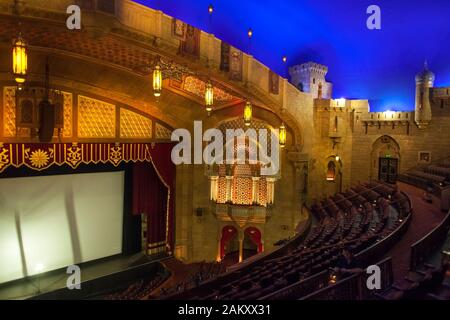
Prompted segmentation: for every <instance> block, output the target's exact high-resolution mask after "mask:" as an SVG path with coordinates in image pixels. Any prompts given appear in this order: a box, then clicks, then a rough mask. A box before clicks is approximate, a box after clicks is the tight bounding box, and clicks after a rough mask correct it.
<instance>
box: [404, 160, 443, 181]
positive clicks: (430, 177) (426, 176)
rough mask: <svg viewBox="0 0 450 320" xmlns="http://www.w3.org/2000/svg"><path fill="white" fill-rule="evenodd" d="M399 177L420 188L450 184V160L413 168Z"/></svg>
mask: <svg viewBox="0 0 450 320" xmlns="http://www.w3.org/2000/svg"><path fill="white" fill-rule="evenodd" d="M399 178H400V179H401V180H402V181H404V182H407V183H411V184H413V185H415V186H418V187H420V188H430V187H431V186H440V187H442V186H447V185H449V184H450V160H446V161H442V162H441V163H439V164H436V165H425V166H420V167H417V168H414V169H412V170H409V171H407V172H406V173H404V174H402V175H400V177H399Z"/></svg>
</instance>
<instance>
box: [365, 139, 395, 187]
mask: <svg viewBox="0 0 450 320" xmlns="http://www.w3.org/2000/svg"><path fill="white" fill-rule="evenodd" d="M370 159H371V162H370V179H371V180H379V179H380V177H381V178H382V180H385V179H386V180H390V181H389V182H394V180H395V179H394V177H396V175H397V174H398V170H399V168H400V161H401V155H400V145H399V144H398V142H397V141H395V139H394V138H392V137H390V136H387V135H385V136H381V137H380V138H378V139H377V140H375V142H374V143H373V145H372V151H371V156H370ZM381 167H382V168H381ZM380 168H381V169H380ZM380 170H381V171H380Z"/></svg>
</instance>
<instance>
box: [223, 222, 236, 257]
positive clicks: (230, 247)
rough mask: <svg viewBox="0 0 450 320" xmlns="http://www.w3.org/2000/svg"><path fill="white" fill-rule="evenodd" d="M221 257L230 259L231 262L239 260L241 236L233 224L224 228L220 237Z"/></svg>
mask: <svg viewBox="0 0 450 320" xmlns="http://www.w3.org/2000/svg"><path fill="white" fill-rule="evenodd" d="M220 259H221V260H224V259H226V260H230V261H229V262H230V264H234V263H238V262H239V238H238V231H237V229H236V228H235V227H233V226H225V227H223V228H222V237H221V238H220Z"/></svg>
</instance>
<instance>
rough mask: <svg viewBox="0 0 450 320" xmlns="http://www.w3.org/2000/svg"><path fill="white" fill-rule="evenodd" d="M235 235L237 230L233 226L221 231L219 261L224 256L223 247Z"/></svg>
mask: <svg viewBox="0 0 450 320" xmlns="http://www.w3.org/2000/svg"><path fill="white" fill-rule="evenodd" d="M236 235H237V230H236V228H235V227H233V226H226V227H223V229H222V238H221V239H220V259H222V258H223V257H224V256H225V246H226V245H227V244H228V242H230V240H231V239H233V237H234V236H236Z"/></svg>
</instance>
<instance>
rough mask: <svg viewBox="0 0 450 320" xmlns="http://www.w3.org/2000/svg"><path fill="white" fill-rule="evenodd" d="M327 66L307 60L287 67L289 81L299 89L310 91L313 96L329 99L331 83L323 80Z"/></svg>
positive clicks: (331, 88)
mask: <svg viewBox="0 0 450 320" xmlns="http://www.w3.org/2000/svg"><path fill="white" fill-rule="evenodd" d="M327 73H328V67H327V66H324V65H321V64H318V63H314V62H307V63H304V64H300V65H296V66H292V67H290V68H289V74H290V76H291V83H292V84H293V85H294V86H296V87H297V88H298V89H299V90H300V91H303V92H307V93H311V94H312V95H313V97H314V98H316V99H317V98H318V99H331V97H332V91H333V85H332V84H331V83H329V82H327V81H326V80H325V76H326V75H327Z"/></svg>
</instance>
